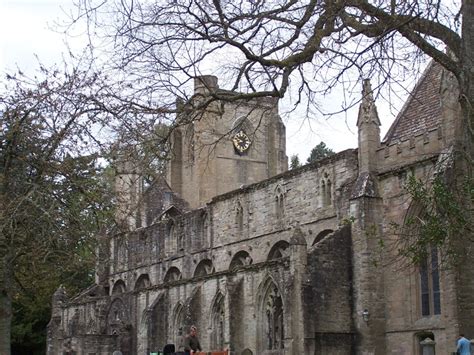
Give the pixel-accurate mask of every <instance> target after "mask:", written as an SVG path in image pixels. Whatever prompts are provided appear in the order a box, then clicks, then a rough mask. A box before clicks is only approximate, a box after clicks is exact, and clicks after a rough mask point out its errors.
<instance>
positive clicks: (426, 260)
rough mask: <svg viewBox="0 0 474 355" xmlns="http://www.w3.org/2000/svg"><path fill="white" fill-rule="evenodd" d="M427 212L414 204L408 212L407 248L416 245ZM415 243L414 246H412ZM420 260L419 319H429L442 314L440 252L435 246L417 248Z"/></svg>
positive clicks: (418, 281)
mask: <svg viewBox="0 0 474 355" xmlns="http://www.w3.org/2000/svg"><path fill="white" fill-rule="evenodd" d="M426 218H427V215H426V212H425V210H424V209H423V207H422V206H420V205H419V204H417V203H414V202H412V203H411V204H410V206H409V208H408V210H407V213H406V215H405V219H404V225H403V229H404V230H403V235H404V236H405V237H404V238H405V240H406V241H407V243H410V244H408V245H407V247H410V246H411V245H415V244H416V240H418V237H419V235H420V233H422V231H421V230H422V228H423V226H424V225H426V223H425V222H424V220H425V219H426ZM411 243H413V244H411ZM415 247H416V248H420V249H419V250H418V251H417V252H418V253H419V254H420V259H419V262H418V265H417V267H416V274H417V285H418V286H417V297H415V299H416V300H417V308H418V314H419V317H429V316H433V315H439V314H441V277H440V251H439V249H438V247H437V245H435V244H426V245H424V246H421V247H420V246H415Z"/></svg>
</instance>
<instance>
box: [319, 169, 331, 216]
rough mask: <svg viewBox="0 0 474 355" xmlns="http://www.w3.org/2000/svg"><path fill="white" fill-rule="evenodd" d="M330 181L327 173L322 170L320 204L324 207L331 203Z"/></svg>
mask: <svg viewBox="0 0 474 355" xmlns="http://www.w3.org/2000/svg"><path fill="white" fill-rule="evenodd" d="M332 190H333V187H332V182H331V178H330V176H329V174H328V173H327V172H323V174H322V178H321V182H320V192H321V193H320V206H321V207H326V206H331V205H332Z"/></svg>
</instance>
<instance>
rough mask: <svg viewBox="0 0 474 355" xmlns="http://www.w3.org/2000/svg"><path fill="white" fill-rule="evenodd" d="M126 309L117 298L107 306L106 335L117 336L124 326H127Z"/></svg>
mask: <svg viewBox="0 0 474 355" xmlns="http://www.w3.org/2000/svg"><path fill="white" fill-rule="evenodd" d="M129 323H130V321H129V315H128V309H127V307H126V305H125V303H124V301H123V300H122V299H121V298H120V297H117V298H115V299H114V300H113V301H112V302H111V303H110V306H109V310H108V312H107V331H108V334H119V333H120V331H121V328H123V326H124V325H127V324H129Z"/></svg>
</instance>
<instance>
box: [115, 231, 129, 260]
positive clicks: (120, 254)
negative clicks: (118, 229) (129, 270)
mask: <svg viewBox="0 0 474 355" xmlns="http://www.w3.org/2000/svg"><path fill="white" fill-rule="evenodd" d="M115 245H116V246H117V249H116V250H115V252H116V259H115V260H116V261H117V264H118V265H125V264H126V263H127V244H126V241H125V240H124V239H123V237H118V238H116V239H115Z"/></svg>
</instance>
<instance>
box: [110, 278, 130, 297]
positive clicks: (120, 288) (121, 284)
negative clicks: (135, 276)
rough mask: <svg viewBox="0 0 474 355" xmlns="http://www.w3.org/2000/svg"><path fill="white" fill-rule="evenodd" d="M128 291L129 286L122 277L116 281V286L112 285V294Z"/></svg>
mask: <svg viewBox="0 0 474 355" xmlns="http://www.w3.org/2000/svg"><path fill="white" fill-rule="evenodd" d="M126 291H127V286H126V285H125V282H124V281H123V280H122V279H119V280H117V281H115V283H114V286H113V287H112V293H111V295H112V296H114V295H120V294H122V293H125V292H126Z"/></svg>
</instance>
